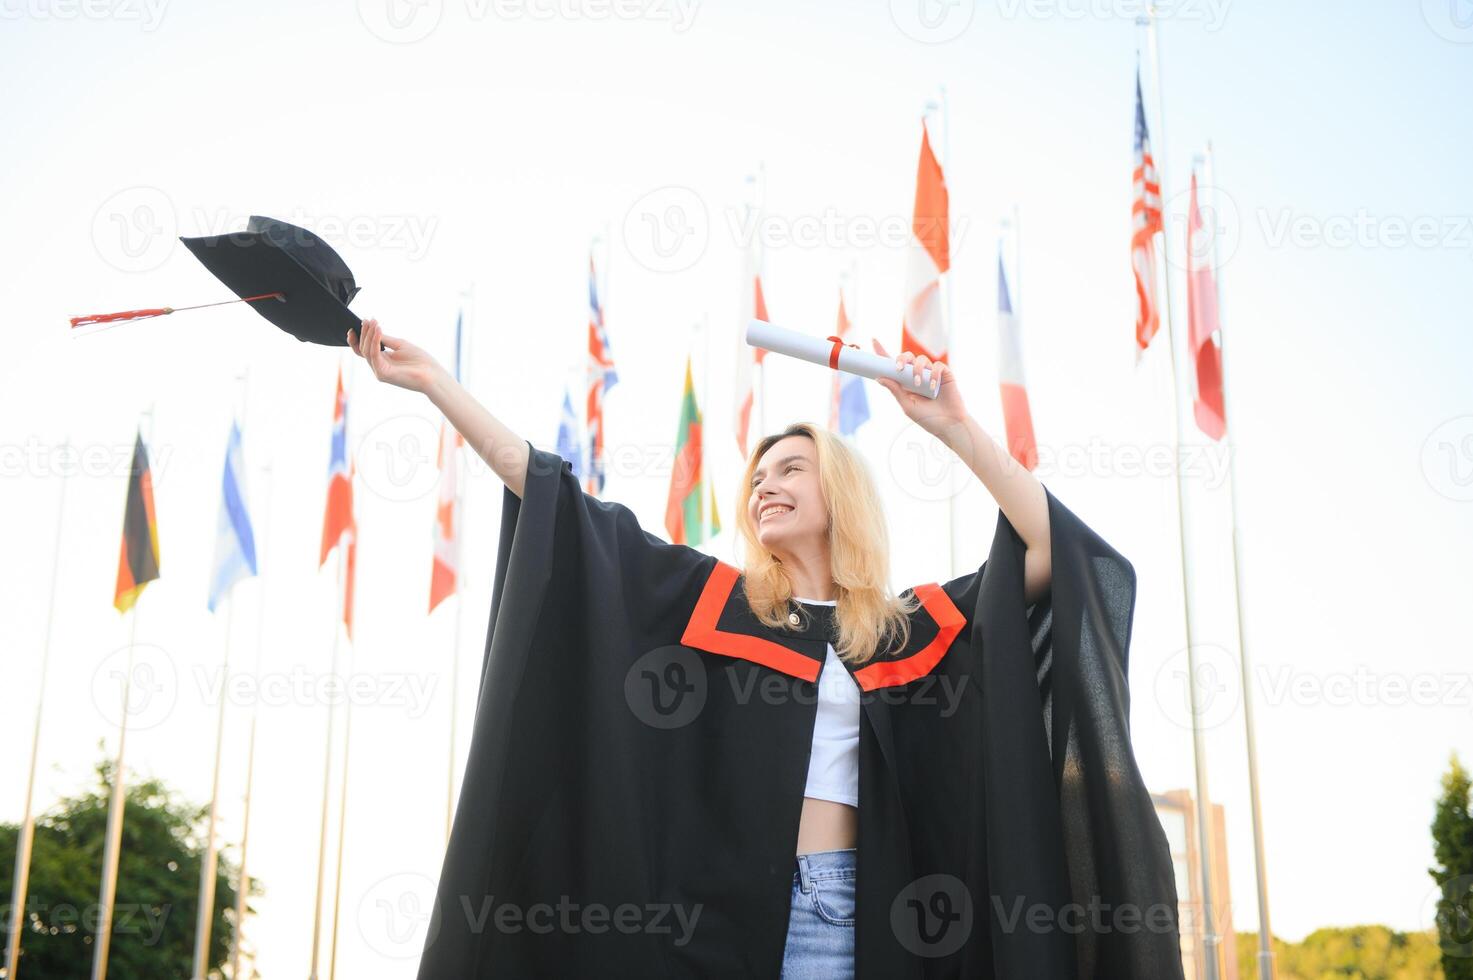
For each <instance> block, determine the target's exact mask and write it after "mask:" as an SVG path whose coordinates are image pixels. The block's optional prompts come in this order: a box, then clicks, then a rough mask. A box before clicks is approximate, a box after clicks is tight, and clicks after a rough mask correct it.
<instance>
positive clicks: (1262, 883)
mask: <svg viewBox="0 0 1473 980" xmlns="http://www.w3.org/2000/svg"><path fill="white" fill-rule="evenodd" d="M1213 164H1214V158H1213V154H1212V141H1211V140H1209V141H1208V142H1207V155H1206V162H1205V165H1204V170H1205V173H1204V174H1203V176H1204V178H1205V181H1206V184H1207V186H1208V187H1209V188H1211V191H1212V203H1213V204H1214V206H1215V205H1216V204H1217V185H1216V184H1215V183H1213ZM1214 212H1215V213H1217V212H1216V208H1215V207H1214ZM1215 220H1216V218H1214V221H1215ZM1212 275H1213V277H1214V279H1215V280H1216V282H1215V285H1216V287H1217V309H1218V320H1219V324H1220V323H1221V318H1222V273H1221V271H1220V270H1219V266H1218V264H1217V235H1215V234H1214V235H1213V236H1212ZM1226 339H1227V331H1226V330H1224V329H1221V328H1219V331H1218V337H1217V340H1218V356H1219V357H1220V358H1222V359H1223V367H1222V408H1223V422H1224V426H1225V428H1226V429H1227V432H1226V433H1225V435H1226V437H1227V450H1228V503H1229V506H1230V508H1231V512H1232V522H1233V599H1234V604H1235V605H1236V607H1237V614H1238V645H1239V651H1240V654H1241V656H1240V658H1239V663H1240V665H1241V667H1242V672H1243V734H1244V737H1245V741H1246V743H1247V752H1248V797H1249V800H1250V802H1251V805H1252V816H1253V869H1254V872H1255V875H1254V877H1255V879H1256V881H1255V884H1256V888H1257V892H1258V975H1259V977H1261V978H1262V980H1273V976H1274V952H1273V931H1272V929H1271V928H1270V926H1269V917H1268V867H1267V864H1266V862H1265V861H1264V846H1263V808H1262V799H1261V797H1260V796H1259V793H1258V747H1257V740H1256V738H1255V736H1254V729H1253V678H1252V668H1251V667H1250V666H1249V660H1248V631H1247V622H1246V617H1245V616H1244V613H1243V567H1242V562H1241V559H1240V553H1241V551H1242V531H1241V526H1240V524H1239V522H1238V454H1237V450H1236V448H1235V446H1234V444H1233V443H1234V439H1233V436H1234V433H1235V432H1236V431H1237V430H1236V429H1234V428H1233V426H1232V423H1231V422H1230V421H1229V420H1228V397H1227V352H1226V351H1227V348H1226Z"/></svg>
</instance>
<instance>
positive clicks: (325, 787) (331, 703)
mask: <svg viewBox="0 0 1473 980" xmlns="http://www.w3.org/2000/svg"><path fill="white" fill-rule="evenodd" d="M339 370H341V366H340V367H339ZM348 380H349V383H350V384H351V382H352V372H351V371H350V372H348ZM346 397H347V395H346V393H345V394H344V398H346ZM347 426H348V419H347V412H346V411H345V412H344V413H343V443H344V446H345V449H344V455H346V454H347V450H346V445H347V441H348V431H347ZM355 533H356V531H355ZM334 547H335V548H336V549H337V553H338V571H337V589H336V594H337V599H336V601H335V602H334V603H333V610H332V661H331V664H332V666H331V669H330V671H329V675H328V676H329V677H330V678H332V679H333V680H336V678H337V676H338V651H339V646H340V640H339V634H340V633H341V632H342V630H341V629H339V624H338V619H339V618H340V617H341V615H342V611H343V599H344V598H345V597H346V582H345V579H346V575H345V572H344V554H343V553H344V551H345V550H346V548H347V545H346V544H344V542H343V539H342V538H341V537H339V538H338V542H337V544H336V545H335V546H334ZM336 709H337V699H335V698H329V699H328V702H327V738H326V740H325V741H326V748H325V749H324V753H323V761H322V820H321V824H320V826H319V828H318V831H317V891H316V896H315V898H314V900H313V902H312V969H311V972H310V973H309V974H308V980H318V973H317V964H318V960H319V950H320V947H321V942H322V888H323V878H324V877H325V876H326V871H327V813H328V809H329V806H330V804H331V802H332V742H333V739H332V735H333V723H334V720H335V717H336V715H337V710H336Z"/></svg>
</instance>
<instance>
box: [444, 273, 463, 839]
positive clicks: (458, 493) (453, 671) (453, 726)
mask: <svg viewBox="0 0 1473 980" xmlns="http://www.w3.org/2000/svg"><path fill="white" fill-rule="evenodd" d="M461 295H462V300H461V314H460V324H461V327H462V329H461V330H460V331H457V333H456V336H455V363H456V365H457V366H458V367H459V368H460V373H459V374H457V376H456V379H455V380H456V381H458V382H460V383H461V384H462V385H464V384H465V383H466V382H465V343H464V341H463V340H462V333H464V332H465V331H464V326H465V307H466V305H467V304H466V302H465V299H464V296H465V294H464V293H462V294H461ZM459 443H460V440H459V439H458V438H451V440H450V445H451V447H452V449H451V452H455V453H458V452H459V451H460V444H459ZM455 466H456V480H455V495H454V498H453V499H452V500H451V504H450V507H451V514H452V520H453V521H454V523H455V540H454V541H453V542H452V543H451V548H452V549H453V554H454V556H455V629H454V631H453V632H452V634H451V635H452V640H451V647H450V746H449V752H448V759H447V761H446V764H445V842H446V843H447V844H448V843H449V842H450V827H451V824H452V822H453V821H454V819H455V743H456V740H457V738H458V736H457V729H458V728H459V718H458V717H457V708H458V706H459V703H460V643H461V629H462V625H463V623H464V620H465V616H464V612H465V598H464V595H463V593H464V591H465V569H464V567H463V565H464V558H463V554H464V551H465V549H464V548H462V547H461V542H462V540H463V539H464V537H465V528H463V527H462V526H461V518H462V515H463V512H464V502H465V480H463V479H461V478H460V470H459V467H460V460H459V459H456V460H455ZM469 475H470V474H469V472H468V471H467V473H466V476H469ZM440 478H441V479H442V480H443V479H444V475H443V474H441V477H440Z"/></svg>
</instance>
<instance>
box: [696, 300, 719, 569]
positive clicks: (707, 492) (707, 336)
mask: <svg viewBox="0 0 1473 980" xmlns="http://www.w3.org/2000/svg"><path fill="white" fill-rule="evenodd" d="M700 331H701V388H702V390H703V391H704V392H705V393H706V413H709V412H710V411H711V314H710V313H702V314H701V326H700ZM696 404H697V405H699V404H700V400H699V399H697V400H696ZM706 413H703V414H702V415H701V483H702V484H703V486H700V487H697V488H696V493H698V494H700V496H701V535H702V537H703V538H704V539H705V540H707V541H710V540H711V538H712V536H713V535H712V532H711V527H712V525H713V524H714V522H715V517H716V511H715V506H714V503H713V506H712V511H711V515H710V516H709V517H708V516H707V515H706V504H707V503H708V502H710V501H712V500H713V499H714V498H712V496H711V495H712V494H713V493H714V492H715V487H716V478H715V476H714V475H713V474H712V473H711V466H710V463H711V454H710V453H708V452H706V445H707V444H708V443H709V442H710V440H709V439H708V438H707V437H706V434H707V433H708V432H710V431H711V426H710V420H709V419H707V417H706ZM708 481H709V487H710V489H707V484H708Z"/></svg>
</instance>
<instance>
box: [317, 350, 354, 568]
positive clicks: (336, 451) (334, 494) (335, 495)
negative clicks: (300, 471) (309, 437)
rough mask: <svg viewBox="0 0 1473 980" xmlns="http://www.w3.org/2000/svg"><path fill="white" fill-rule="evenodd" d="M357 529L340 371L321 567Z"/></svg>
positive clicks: (333, 418)
mask: <svg viewBox="0 0 1473 980" xmlns="http://www.w3.org/2000/svg"><path fill="white" fill-rule="evenodd" d="M352 526H353V472H352V469H351V468H350V467H349V460H348V394H347V392H346V391H344V390H343V369H342V368H341V367H339V368H338V389H337V395H336V396H335V398H334V400H333V407H332V443H331V449H330V451H329V452H328V459H327V507H326V509H325V511H324V513H323V516H322V549H321V553H320V557H319V558H318V561H317V567H318V568H321V567H322V566H323V565H325V564H327V556H328V555H330V554H331V553H332V549H333V548H335V547H337V546H338V544H339V543H340V542H341V541H342V537H343V535H344V534H345V533H346V532H347V531H348V530H349V528H351V527H352Z"/></svg>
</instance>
